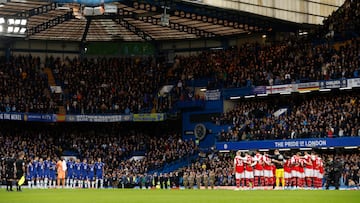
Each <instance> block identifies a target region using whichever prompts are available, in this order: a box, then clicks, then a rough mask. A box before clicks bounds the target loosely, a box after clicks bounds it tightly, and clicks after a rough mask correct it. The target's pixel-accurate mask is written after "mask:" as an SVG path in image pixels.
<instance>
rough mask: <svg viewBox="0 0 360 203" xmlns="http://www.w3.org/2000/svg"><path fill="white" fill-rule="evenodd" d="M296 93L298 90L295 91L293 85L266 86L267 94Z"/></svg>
mask: <svg viewBox="0 0 360 203" xmlns="http://www.w3.org/2000/svg"><path fill="white" fill-rule="evenodd" d="M294 91H296V89H294V87H293V85H292V84H288V85H273V86H266V93H267V94H278V93H291V92H294Z"/></svg>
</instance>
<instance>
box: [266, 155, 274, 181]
mask: <svg viewBox="0 0 360 203" xmlns="http://www.w3.org/2000/svg"><path fill="white" fill-rule="evenodd" d="M263 161H264V180H265V183H264V185H265V187H271V186H272V185H273V184H274V183H273V177H274V175H273V172H272V165H273V164H272V163H271V158H270V157H269V155H268V154H266V153H264V156H263Z"/></svg>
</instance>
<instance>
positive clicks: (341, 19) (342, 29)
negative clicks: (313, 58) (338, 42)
mask: <svg viewBox="0 0 360 203" xmlns="http://www.w3.org/2000/svg"><path fill="white" fill-rule="evenodd" d="M359 30H360V2H359V1H357V0H346V1H345V2H344V4H343V5H342V6H341V7H340V8H339V9H337V10H336V11H334V12H333V13H332V14H331V15H330V16H329V17H328V18H326V19H325V20H324V26H323V31H328V32H329V33H327V37H334V35H341V36H342V38H344V37H345V38H346V37H347V36H346V35H349V34H350V33H349V32H355V33H356V34H357V35H358V36H359V34H360V32H359ZM322 34H324V32H322Z"/></svg>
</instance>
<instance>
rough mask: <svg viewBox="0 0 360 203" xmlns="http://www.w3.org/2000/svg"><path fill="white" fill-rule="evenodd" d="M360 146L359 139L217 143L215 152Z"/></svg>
mask: <svg viewBox="0 0 360 203" xmlns="http://www.w3.org/2000/svg"><path fill="white" fill-rule="evenodd" d="M346 146H360V137H343V138H314V139H293V140H266V141H243V142H218V143H216V149H217V150H255V149H286V148H288V149H299V148H320V147H346Z"/></svg>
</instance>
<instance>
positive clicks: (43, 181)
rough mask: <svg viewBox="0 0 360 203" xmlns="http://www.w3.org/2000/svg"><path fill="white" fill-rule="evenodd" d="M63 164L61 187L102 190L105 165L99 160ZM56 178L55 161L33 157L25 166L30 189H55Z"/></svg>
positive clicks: (70, 161)
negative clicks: (63, 178)
mask: <svg viewBox="0 0 360 203" xmlns="http://www.w3.org/2000/svg"><path fill="white" fill-rule="evenodd" d="M63 161H64V160H63ZM65 162H66V167H65V166H64V168H65V171H66V176H65V180H64V181H65V183H64V184H63V186H65V187H66V188H103V183H104V165H105V164H104V163H103V162H101V158H98V159H97V161H96V162H95V161H94V160H90V161H89V163H88V162H87V159H83V161H82V162H81V161H80V159H76V160H74V159H73V158H70V159H69V160H67V161H65ZM57 176H58V174H57V165H56V161H55V160H51V159H50V157H48V158H47V159H46V160H43V159H42V158H38V157H35V158H34V159H30V160H29V163H28V164H27V173H26V180H27V182H28V187H29V188H30V189H31V188H39V189H47V188H55V187H56V183H57V179H58V177H57Z"/></svg>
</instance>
